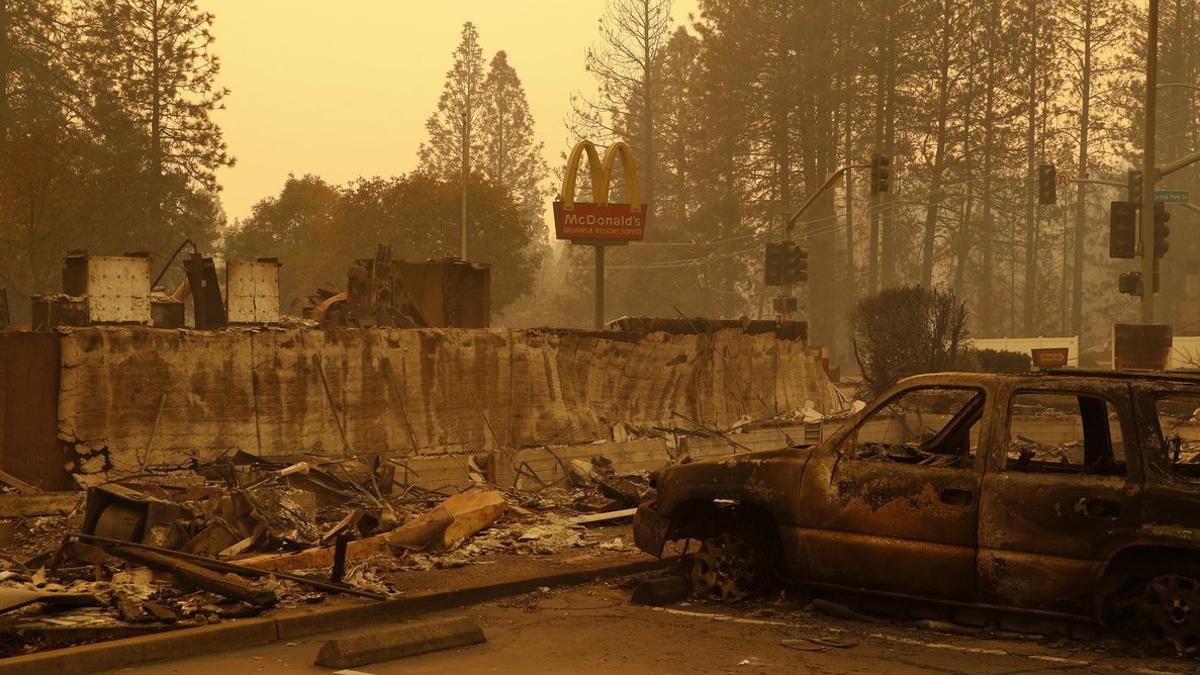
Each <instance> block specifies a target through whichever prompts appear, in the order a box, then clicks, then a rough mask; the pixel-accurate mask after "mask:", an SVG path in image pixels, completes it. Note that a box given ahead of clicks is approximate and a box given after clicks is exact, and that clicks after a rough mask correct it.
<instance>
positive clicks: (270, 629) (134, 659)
mask: <svg viewBox="0 0 1200 675" xmlns="http://www.w3.org/2000/svg"><path fill="white" fill-rule="evenodd" d="M671 562H672V561H670V560H636V561H633V562H628V561H622V562H619V563H611V562H610V563H602V564H594V565H586V566H583V565H581V566H580V569H574V570H569V571H566V572H559V573H555V574H547V575H542V576H537V577H527V578H524V579H512V580H508V581H501V582H496V583H482V584H477V585H474V586H466V587H463V588H457V589H454V590H450V591H430V592H426V593H415V594H413V595H410V596H404V597H399V598H395V599H392V600H383V601H380V602H376V603H370V604H365V603H364V604H354V605H345V606H341V607H329V608H311V609H304V610H299V611H293V612H289V613H287V614H280V615H279V616H277V617H262V618H255V619H233V620H229V621H223V622H221V623H218V624H213V625H211V626H200V627H197V628H184V629H180V630H174V631H167V632H164V633H157V634H153V635H146V636H141V637H136V638H125V639H122V640H111V641H109V642H100V643H96V644H90V645H81V646H79V647H67V648H64V649H56V650H52V651H47V652H40V653H37V654H27V655H24V656H14V657H11V658H7V659H0V675H75V674H76V673H92V672H96V671H100V670H110V669H115V668H121V667H124V666H131V665H135V664H139V663H145V662H148V661H158V660H165V659H180V658H186V657H189V656H197V655H200V654H212V653H216V652H223V651H233V650H235V649H243V648H246V647H255V646H259V645H265V644H269V643H272V642H278V641H282V640H292V639H295V638H299V637H304V636H308V635H315V634H318V633H328V632H332V631H338V630H345V629H347V628H356V627H359V626H365V625H369V624H372V623H379V622H383V621H390V620H394V619H400V618H404V617H409V616H413V615H416V614H424V613H428V612H437V611H441V610H446V609H454V608H456V607H464V606H467V605H473V604H478V603H480V602H486V601H488V600H495V599H497V598H502V597H506V596H510V595H521V594H523V593H529V592H531V591H534V590H537V589H538V588H540V587H542V586H550V587H554V586H576V585H579V584H585V583H588V582H589V581H593V580H596V579H611V578H613V577H621V576H626V575H630V574H638V573H641V572H649V571H653V570H657V569H660V568H662V567H664V566H666V565H669V564H670V563H671Z"/></svg>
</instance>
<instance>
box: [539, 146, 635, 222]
mask: <svg viewBox="0 0 1200 675" xmlns="http://www.w3.org/2000/svg"><path fill="white" fill-rule="evenodd" d="M585 157H586V158H587V167H588V175H589V176H590V177H591V179H592V199H593V200H594V201H590V202H576V201H575V181H576V179H577V178H578V177H579V163H580V161H581V160H583V159H584V158H585ZM618 158H620V160H621V168H622V169H623V170H624V178H625V195H626V196H627V197H628V198H629V202H630V203H618V204H610V203H609V201H608V197H609V195H608V193H609V191H610V188H611V187H612V172H613V165H614V164H615V163H616V161H617V159H618ZM641 197H642V195H641V187H640V186H639V185H638V175H637V163H636V162H635V161H634V159H633V151H632V150H630V149H629V146H628V145H625V144H624V143H621V142H617V143H613V144H612V145H610V146H608V150H607V151H605V153H604V159H600V153H599V152H597V151H596V146H595V145H593V144H592V142H591V141H579V142H578V143H576V144H575V147H574V149H572V150H571V156H570V157H568V158H567V170H566V173H565V174H564V175H563V185H562V192H561V193H560V194H559V196H558V199H557V200H555V202H554V229H555V232H556V233H557V235H558V238H559V239H567V240H569V241H573V242H575V243H585V244H593V245H605V244H620V243H624V242H628V241H641V240H642V239H643V238H644V236H645V234H646V216H648V215H649V214H648V213H647V211H648V210H649V209H648V208H647V207H646V205H645V204H643V203H642V200H641Z"/></svg>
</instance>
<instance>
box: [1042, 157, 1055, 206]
mask: <svg viewBox="0 0 1200 675" xmlns="http://www.w3.org/2000/svg"><path fill="white" fill-rule="evenodd" d="M1057 181H1058V171H1057V170H1056V169H1055V168H1054V165H1053V164H1041V165H1039V166H1038V204H1041V205H1043V206H1049V205H1051V204H1057V203H1058V185H1057Z"/></svg>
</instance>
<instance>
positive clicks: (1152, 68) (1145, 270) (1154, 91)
mask: <svg viewBox="0 0 1200 675" xmlns="http://www.w3.org/2000/svg"><path fill="white" fill-rule="evenodd" d="M1157 99H1158V0H1150V8H1149V26H1148V27H1147V30H1146V113H1145V115H1144V116H1143V119H1144V123H1143V127H1144V128H1143V133H1144V137H1143V138H1144V140H1143V145H1142V199H1141V206H1142V209H1141V217H1140V220H1139V222H1140V224H1141V236H1140V237H1139V239H1140V240H1141V242H1142V317H1141V318H1142V323H1154V283H1153V279H1154V260H1155V257H1154V184H1155V183H1156V182H1157V178H1158V170H1157V168H1156V167H1155V166H1154V140H1155V133H1156V131H1157V124H1156V116H1157V112H1158V110H1157V109H1158V102H1157Z"/></svg>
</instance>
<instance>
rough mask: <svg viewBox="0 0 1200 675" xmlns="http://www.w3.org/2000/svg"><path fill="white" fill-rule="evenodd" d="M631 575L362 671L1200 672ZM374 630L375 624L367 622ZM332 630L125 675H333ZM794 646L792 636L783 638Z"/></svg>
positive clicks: (488, 614) (502, 611) (513, 612)
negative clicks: (850, 616) (675, 592)
mask: <svg viewBox="0 0 1200 675" xmlns="http://www.w3.org/2000/svg"><path fill="white" fill-rule="evenodd" d="M628 598H629V588H628V583H627V582H624V583H623V582H613V583H612V584H611V585H601V584H595V585H591V586H582V587H576V588H572V589H565V590H561V591H550V592H546V593H533V594H530V595H526V596H520V597H517V598H510V599H507V600H502V601H497V602H493V603H489V604H485V605H479V606H477V607H473V608H470V609H467V610H458V611H453V612H447V613H445V616H468V617H471V618H474V619H476V620H477V621H478V622H479V623H480V624H481V625H482V626H483V629H484V632H485V634H486V635H487V638H488V642H487V644H485V645H479V646H476V647H469V648H463V649H456V650H451V651H445V652H439V653H434V654H426V655H423V656H418V657H413V658H409V659H404V660H401V661H390V662H385V663H376V664H371V665H364V666H360V667H358V668H355V670H356V671H358V672H361V673H369V674H371V675H389V674H391V673H397V674H398V673H405V674H410V673H411V674H421V673H428V674H430V675H434V674H436V675H445V674H446V673H465V674H468V675H472V674H476V673H556V674H557V673H580V674H591V673H596V674H600V673H604V674H606V675H607V674H609V673H622V674H627V673H739V674H740V673H744V674H746V675H753V674H755V673H795V672H816V673H864V672H868V673H918V672H921V673H923V672H940V673H964V674H967V673H969V674H971V675H976V674H979V675H992V674H995V675H1000V674H1013V673H1043V672H1044V673H1061V672H1065V671H1075V672H1118V671H1120V672H1138V673H1164V672H1166V673H1179V672H1196V671H1197V665H1200V664H1196V662H1195V661H1188V660H1180V659H1166V658H1159V659H1145V658H1135V657H1131V656H1128V655H1125V654H1127V650H1126V649H1124V648H1121V647H1118V646H1113V645H1108V646H1107V648H1106V645H1105V644H1104V643H1100V642H1076V641H1070V640H1057V641H1051V640H1048V639H1045V638H1042V639H1039V638H1035V637H1032V636H1030V637H1024V636H1016V635H1005V636H1002V637H996V636H992V635H987V634H975V635H958V634H950V633H942V632H935V631H931V630H927V629H918V628H914V627H909V626H904V625H897V624H884V625H880V624H870V623H859V622H855V621H849V620H843V619H834V618H830V617H826V616H824V615H821V614H817V613H814V612H813V611H811V610H810V609H806V608H800V607H798V606H797V605H796V604H795V603H790V602H776V603H757V604H746V605H739V606H734V607H730V606H722V605H707V604H697V603H685V604H682V605H675V606H672V607H669V608H650V607H642V606H637V605H631V604H630V603H629V602H628ZM366 630H370V628H367V629H366ZM328 637H330V636H328V635H324V636H315V637H312V638H309V639H307V640H305V641H302V642H296V643H287V644H284V643H277V644H274V645H269V646H265V647H259V648H253V649H246V650H242V651H237V652H228V653H223V654H215V655H212V656H206V657H198V658H192V659H187V660H183V661H174V662H167V663H158V664H150V665H145V666H139V667H134V668H127V669H122V670H120V671H116V672H121V673H139V674H140V673H176V674H179V675H214V674H224V673H289V674H299V673H329V672H330V671H331V670H333V669H330V668H320V667H317V666H315V665H313V662H314V660H315V658H316V654H317V651H318V650H319V649H320V646H321V644H322V643H323V642H324V640H326V639H327V638H328ZM785 641H787V642H785Z"/></svg>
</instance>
